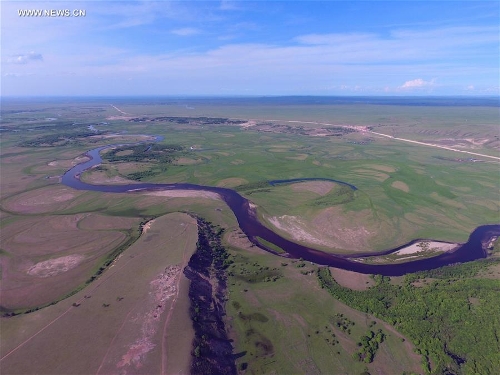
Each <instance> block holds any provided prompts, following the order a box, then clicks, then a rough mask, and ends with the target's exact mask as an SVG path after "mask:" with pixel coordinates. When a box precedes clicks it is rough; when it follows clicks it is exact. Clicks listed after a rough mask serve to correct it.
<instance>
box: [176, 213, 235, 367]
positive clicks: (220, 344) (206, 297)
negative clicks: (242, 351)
mask: <svg viewBox="0 0 500 375" xmlns="http://www.w3.org/2000/svg"><path fill="white" fill-rule="evenodd" d="M197 221H198V243H197V244H196V252H195V253H194V254H193V256H192V257H191V259H190V260H189V264H188V265H187V267H186V268H185V269H184V274H185V275H186V277H187V278H188V279H189V280H190V281H191V283H190V285H189V299H190V301H191V304H190V308H189V313H190V315H191V319H192V321H193V328H194V332H195V337H194V340H193V352H192V363H191V374H221V375H224V374H236V365H235V361H234V358H235V357H234V356H233V354H232V352H233V347H232V345H231V342H230V341H229V339H228V337H227V332H226V329H225V326H224V321H223V318H224V316H225V315H226V313H225V301H226V289H227V285H226V284H227V274H226V268H227V267H228V265H229V263H230V261H228V257H229V255H228V254H227V252H226V249H225V248H224V247H223V246H222V245H221V235H222V233H223V229H220V228H218V227H216V226H212V225H211V224H210V223H209V222H207V221H205V220H203V219H201V218H197Z"/></svg>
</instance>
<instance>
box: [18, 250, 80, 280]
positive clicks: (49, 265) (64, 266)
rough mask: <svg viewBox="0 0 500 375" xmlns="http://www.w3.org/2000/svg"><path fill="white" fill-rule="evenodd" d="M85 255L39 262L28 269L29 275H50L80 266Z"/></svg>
mask: <svg viewBox="0 0 500 375" xmlns="http://www.w3.org/2000/svg"><path fill="white" fill-rule="evenodd" d="M84 258H85V257H84V256H83V255H67V256H64V257H59V258H55V259H49V260H45V261H43V262H38V263H37V264H35V265H34V266H32V267H30V268H29V269H28V272H27V273H28V275H30V276H37V277H49V276H55V275H59V274H60V273H63V272H66V271H69V270H70V269H72V268H75V267H76V266H78V265H79V264H80V263H81V262H82V260H83V259H84Z"/></svg>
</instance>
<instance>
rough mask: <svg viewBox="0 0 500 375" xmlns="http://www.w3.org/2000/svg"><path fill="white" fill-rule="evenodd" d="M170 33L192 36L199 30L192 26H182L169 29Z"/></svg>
mask: <svg viewBox="0 0 500 375" xmlns="http://www.w3.org/2000/svg"><path fill="white" fill-rule="evenodd" d="M171 33H172V34H175V35H179V36H192V35H196V34H199V33H200V30H198V29H195V28H193V27H184V28H181V29H175V30H172V31H171Z"/></svg>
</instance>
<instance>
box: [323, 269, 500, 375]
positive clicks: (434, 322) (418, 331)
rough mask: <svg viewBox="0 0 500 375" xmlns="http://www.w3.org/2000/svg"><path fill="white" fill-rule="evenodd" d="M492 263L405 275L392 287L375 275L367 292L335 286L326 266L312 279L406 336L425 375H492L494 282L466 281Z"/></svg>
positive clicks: (498, 323)
mask: <svg viewBox="0 0 500 375" xmlns="http://www.w3.org/2000/svg"><path fill="white" fill-rule="evenodd" d="M494 263H498V260H493V261H476V262H472V263H466V264H463V265H457V266H454V267H450V266H449V267H443V268H441V269H438V270H432V271H427V272H420V273H418V274H410V275H407V276H406V277H405V279H404V282H403V284H402V285H398V286H395V285H392V284H391V283H390V278H388V277H383V276H379V275H377V276H374V279H375V281H376V285H375V286H373V287H372V288H370V289H369V290H367V291H355V290H351V289H348V288H345V287H342V286H340V285H339V284H338V283H337V282H336V281H335V280H334V279H333V278H332V276H331V274H330V270H329V269H328V268H319V269H318V272H317V275H318V280H319V283H320V285H321V287H322V288H325V289H327V290H328V291H329V292H330V294H331V295H332V296H333V297H335V298H336V299H339V300H340V301H342V302H344V303H346V304H348V305H349V306H351V307H353V308H355V309H357V310H360V311H364V312H367V313H370V314H373V315H374V316H376V317H379V318H381V319H384V320H385V321H387V322H389V323H391V324H392V325H394V326H395V327H396V329H398V330H399V331H400V332H402V333H404V334H405V335H407V336H408V337H410V338H411V340H412V341H413V342H414V344H415V345H416V347H417V352H418V353H419V354H422V355H423V357H424V359H425V363H424V364H423V365H424V369H425V371H426V373H430V374H494V373H496V371H497V370H498V369H499V368H500V356H499V354H498V353H500V341H499V336H500V334H499V333H500V304H499V303H498V290H499V289H500V281H499V280H491V279H479V278H471V276H474V275H476V274H477V273H478V272H479V270H481V269H483V268H484V267H485V266H489V265H492V264H494ZM429 277H432V278H434V279H433V280H431V281H430V282H429V283H425V282H423V283H419V284H416V283H415V282H416V281H417V280H420V281H422V279H424V278H429ZM436 278H437V279H436Z"/></svg>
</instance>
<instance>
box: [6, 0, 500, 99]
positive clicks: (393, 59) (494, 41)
mask: <svg viewBox="0 0 500 375" xmlns="http://www.w3.org/2000/svg"><path fill="white" fill-rule="evenodd" d="M499 8H500V5H499V3H498V2H497V1H484V2H480V1H474V2H464V1H458V2H456V1H443V2H440V1H417V2H411V1H393V2H383V1H369V2H368V1H366V2H356V1H276V2H270V1H256V2H250V1H217V2H212V1H180V2H179V1H177V2H175V1H130V2H122V1H88V2H75V1H71V2H65V1H55V2H42V1H36V2H27V1H2V3H1V18H2V26H1V33H2V35H1V38H2V39H1V52H2V54H1V68H2V69H1V94H2V96H58V95H64V96H74V95H78V96H79V95H84V96H86V95H99V96H101V95H132V96H135V95H222V96H230V95H499V45H500V42H499V24H500V16H499ZM28 9H39V10H43V11H46V10H48V11H51V10H65V9H68V10H69V11H71V12H73V11H74V10H84V11H85V17H21V16H19V11H21V10H28Z"/></svg>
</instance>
